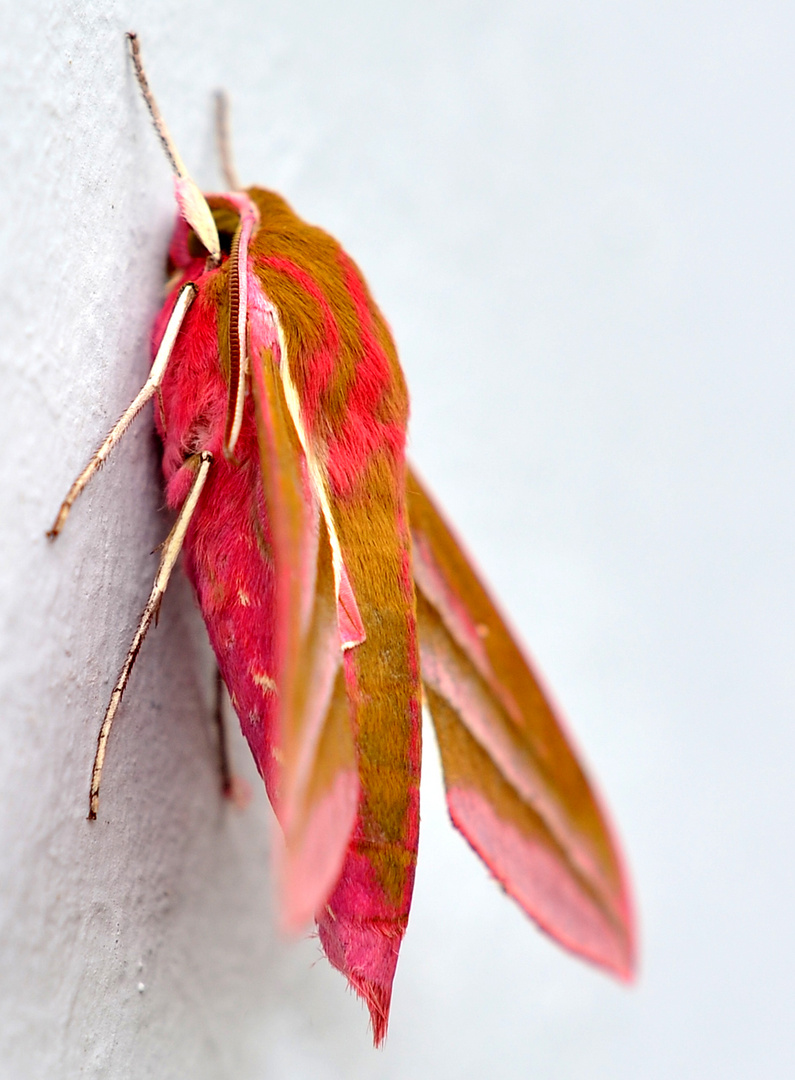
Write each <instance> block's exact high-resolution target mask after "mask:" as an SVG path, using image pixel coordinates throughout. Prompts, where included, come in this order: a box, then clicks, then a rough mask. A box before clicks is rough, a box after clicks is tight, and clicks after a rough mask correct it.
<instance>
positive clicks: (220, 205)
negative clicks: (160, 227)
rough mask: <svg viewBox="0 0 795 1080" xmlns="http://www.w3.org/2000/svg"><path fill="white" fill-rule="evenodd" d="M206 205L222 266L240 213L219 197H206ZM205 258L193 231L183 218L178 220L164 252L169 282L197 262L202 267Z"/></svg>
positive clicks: (206, 257)
mask: <svg viewBox="0 0 795 1080" xmlns="http://www.w3.org/2000/svg"><path fill="white" fill-rule="evenodd" d="M207 205H208V206H209V208H210V213H211V215H212V219H213V222H214V224H215V227H216V229H217V231H218V239H219V241H220V246H221V265H223V263H224V262H225V261H226V260H227V258H228V257H229V252H230V251H231V249H232V240H233V239H234V235H235V232H236V231H237V228H238V225H239V224H240V212H239V211H238V210H237V208H236V207H235V206H233V205H232V203H230V202H229V201H228V200H227V199H224V197H223V196H222V195H208V196H207ZM209 254H210V253H209V252H208V250H207V248H206V247H205V246H204V244H203V243H202V241H201V240H200V239H199V236H198V234H197V232H196V230H195V229H194V228H192V227H191V225H189V224H188V222H187V221H185V219H184V218H183V217H179V218H178V219H177V224H176V227H175V229H174V234H173V236H172V238H171V244H170V246H169V250H168V265H167V267H166V270H167V275H168V277H169V278H170V277H171V276H172V275H173V274H174V273H175V272H178V271H182V270H185V269H187V267H189V266H191V264H193V263H196V262H197V261H199V260H200V261H201V263H202V264H204V263H206V261H207V259H208V257H209ZM202 269H203V266H202ZM196 270H197V272H198V271H199V268H198V267H197V268H196Z"/></svg>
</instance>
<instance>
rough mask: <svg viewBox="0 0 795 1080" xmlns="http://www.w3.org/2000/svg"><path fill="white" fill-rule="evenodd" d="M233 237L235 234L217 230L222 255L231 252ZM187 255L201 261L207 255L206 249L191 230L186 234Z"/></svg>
mask: <svg viewBox="0 0 795 1080" xmlns="http://www.w3.org/2000/svg"><path fill="white" fill-rule="evenodd" d="M234 236H235V234H234V233H233V232H227V231H226V230H221V229H219V231H218V239H219V240H220V242H221V253H222V254H223V255H228V254H229V252H230V251H231V250H232V240H233V239H234ZM188 253H189V254H190V256H191V258H192V259H203V258H205V257H206V255H207V248H206V247H205V246H204V244H203V243H202V242H201V240H200V239H199V238H198V236H197V235H196V233H195V232H194V231H193V230H192V229H191V231H190V232H189V233H188Z"/></svg>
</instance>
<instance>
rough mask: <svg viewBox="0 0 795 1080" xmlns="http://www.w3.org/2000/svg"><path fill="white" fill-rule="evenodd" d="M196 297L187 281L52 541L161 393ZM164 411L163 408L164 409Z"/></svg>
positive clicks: (73, 491) (78, 482)
mask: <svg viewBox="0 0 795 1080" xmlns="http://www.w3.org/2000/svg"><path fill="white" fill-rule="evenodd" d="M195 296H196V286H195V285H194V284H193V283H192V282H188V283H187V284H186V285H184V286H183V288H182V291H181V292H180V294H179V296H178V297H177V302H176V304H175V305H174V310H173V311H172V312H171V317H170V319H169V320H168V325H167V326H166V332H165V334H163V340H162V341H161V342H160V348H159V349H158V350H157V356H155V358H154V361H153V363H152V367H151V369H150V371H149V377H148V378H147V380H146V382H145V383H144V385H143V386H142V387H141V389H140V390H139V391H138V393H137V394H136V396H135V398H134V400H133V401H132V402H131V403H130V404H129V405H128V407H127V408H126V409H125V410H124V412H123V413H122V415H121V416H120V417H119V419H118V420H117V421H116V423H115V424H114V425H113V427H112V428H111V430H110V431H109V432H108V434H107V436H106V438H105V441H104V442H103V443H102V445H101V446H100V448H99V450H97V452H96V453H95V454H94V456H93V457H92V458H91V460H90V461H89V462H88V464H87V465H86V467H85V468H84V469H83V471H82V472H81V473H80V475H79V476H78V478H77V479H76V480H75V482H74V483H73V484H72V486H71V487H70V488H69V491H68V493H67V496H66V498H65V499H64V501H63V502H62V503H61V508H60V510H59V511H58V516H57V517H56V519H55V523H54V525H53V527H52V528H51V529H50V531H49V532H48V533H47V536H48V537H49V538H50V540H54V539H55V537H56V536H57V535H58V533H59V532H60V531H61V529H62V528H63V527H64V523H65V522H66V519H67V518H68V517H69V511H70V510H71V509H72V506H73V505H74V502H75V499H76V498H77V497H78V495H79V494H80V493H81V491H82V490H83V488H84V487H85V486H86V484H87V483H88V481H89V480H90V479H91V477H92V476H93V475H94V473H95V472H96V471H97V469H99V468H100V466H102V465H103V464H104V463H105V461H106V460H107V458H108V456H109V455H110V452H111V450H113V448H114V447H115V446H116V445H117V444H118V443H119V442H120V440H121V438H122V436H123V435H124V433H125V432H126V430H127V428H128V427H129V426H130V424H131V423H132V422H133V420H134V419H135V418H136V416H137V415H138V413H139V412H140V411H141V409H142V408H143V407H144V405H146V403H147V401H149V399H150V398H151V397H152V396H153V395H154V394H158V395H159V394H160V384H161V383H162V381H163V376H164V375H165V373H166V368H167V367H168V362H169V360H170V359H171V354H172V352H173V351H174V342H175V341H176V340H177V334H178V333H179V329H180V327H181V326H182V323H183V321H184V319H185V315H186V314H187V311H188V308H189V307H190V305H191V304H192V303H193V300H194V297H195ZM161 408H162V406H161Z"/></svg>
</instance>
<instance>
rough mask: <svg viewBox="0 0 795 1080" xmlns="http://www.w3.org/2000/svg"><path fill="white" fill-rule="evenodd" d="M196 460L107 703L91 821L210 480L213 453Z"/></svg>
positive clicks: (96, 762) (96, 758)
mask: <svg viewBox="0 0 795 1080" xmlns="http://www.w3.org/2000/svg"><path fill="white" fill-rule="evenodd" d="M195 460H196V462H197V464H198V469H197V470H196V476H195V478H194V481H193V484H192V485H191V489H190V491H189V492H188V496H187V498H186V499H185V502H184V504H183V506H182V509H181V510H180V512H179V516H178V517H177V520H176V521H175V523H174V527H173V529H172V530H171V532H170V533H169V534H168V536H167V538H166V540H165V543H164V544H163V548H162V554H161V556H160V565H159V566H158V568H157V574H155V581H154V584H153V585H152V592H151V593H150V594H149V599H148V600H147V601H146V607H145V608H144V610H143V614H142V615H141V621H140V622H139V624H138V629H137V630H136V631H135V637H134V638H133V640H132V644H131V645H130V648H129V650H128V652H127V657H126V659H125V661H124V664H123V666H122V669H121V673H120V674H119V678H118V680H117V682H116V685H115V686H114V688H113V693H112V694H111V695H110V702H109V703H108V708H107V711H106V713H105V718H104V720H103V721H102V727H101V728H100V730H99V737H98V738H97V752H96V754H95V756H94V767H93V769H92V771H91V790H90V792H89V808H88V819H89V821H94V820H95V819H96V816H97V806H98V804H99V784H100V780H101V779H102V766H103V764H104V761H105V751H106V749H107V745H108V736H109V735H110V729H111V725H112V724H113V718H114V717H115V715H116V710H117V709H118V707H119V703H120V701H121V698H122V694H123V693H124V690H125V687H126V686H127V680H128V679H129V677H130V672H131V671H132V669H133V664H134V663H135V660H136V657H137V656H138V653H139V651H140V648H141V645H142V644H143V640H144V638H145V637H146V632H147V630H148V629H149V627H150V625H151V623H152V620H153V619H155V618H156V617H157V613H158V611H159V609H160V601H161V600H162V599H163V594H164V593H165V591H166V587H167V585H168V579H169V578H170V577H171V571H172V570H173V569H174V564H175V563H176V561H177V557H178V555H179V553H180V549H181V548H182V542H183V541H184V539H185V534H186V533H187V531H188V526H189V525H190V520H191V517H192V516H193V512H194V510H195V509H196V504H197V502H198V501H199V496H200V495H201V492H202V488H203V487H204V483H205V481H206V479H207V474H208V472H209V471H210V466H211V465H212V461H213V455H212V454H211V453H210V452H209V451H207V450H203V451H202V452H201V453H200V454H197V455H195Z"/></svg>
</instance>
